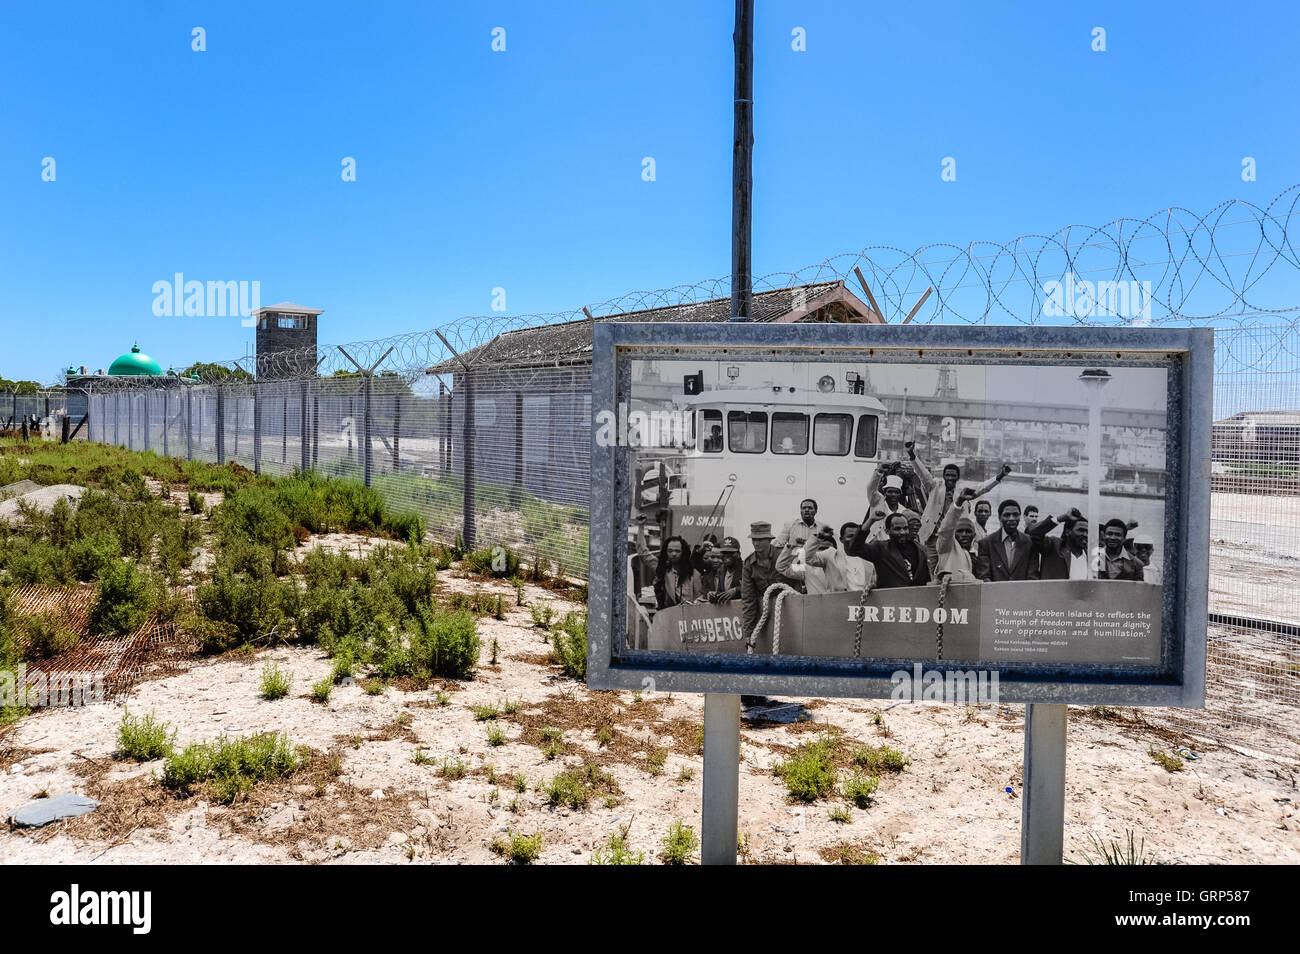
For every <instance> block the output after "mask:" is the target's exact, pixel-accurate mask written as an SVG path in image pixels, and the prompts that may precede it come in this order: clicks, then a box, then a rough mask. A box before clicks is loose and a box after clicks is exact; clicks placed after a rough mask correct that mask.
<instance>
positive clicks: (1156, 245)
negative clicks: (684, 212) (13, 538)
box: [83, 183, 1300, 390]
mask: <svg viewBox="0 0 1300 954" xmlns="http://www.w3.org/2000/svg"><path fill="white" fill-rule="evenodd" d="M1298 204H1300V183H1298V184H1296V185H1293V186H1291V187H1290V188H1288V189H1285V190H1283V191H1282V192H1280V193H1279V194H1278V195H1277V196H1275V197H1274V198H1273V200H1272V201H1271V202H1269V203H1268V205H1266V206H1263V207H1260V206H1257V205H1255V204H1253V203H1251V202H1247V201H1245V200H1242V199H1231V200H1228V201H1226V202H1222V203H1220V204H1219V205H1217V206H1215V207H1214V208H1213V209H1211V210H1210V211H1209V212H1207V213H1205V214H1200V215H1198V214H1196V213H1194V212H1192V211H1190V210H1188V209H1185V208H1182V207H1179V206H1173V207H1170V208H1167V209H1162V210H1160V211H1159V212H1155V213H1153V214H1151V215H1149V216H1147V217H1146V218H1141V219H1135V218H1126V217H1125V218H1117V219H1114V220H1112V221H1111V222H1108V223H1106V224H1105V225H1100V226H1089V225H1077V224H1076V225H1067V226H1065V227H1063V228H1061V229H1058V230H1057V231H1056V232H1054V233H1052V234H1050V235H1040V234H1026V235H1021V236H1018V237H1017V238H1015V239H1013V240H1011V241H1009V242H1001V243H999V242H992V241H976V242H971V243H970V244H968V245H965V246H961V245H955V244H951V243H943V242H938V243H933V244H930V245H924V246H921V247H920V248H917V249H915V250H913V251H911V252H908V251H906V250H904V249H901V248H896V247H893V246H884V245H877V246H869V247H866V248H863V249H861V250H860V251H857V252H845V253H841V254H838V255H834V256H831V257H830V258H827V259H824V260H823V261H821V262H817V263H815V264H812V265H806V266H804V267H802V268H798V269H794V270H792V271H777V272H771V273H769V274H766V275H763V276H760V277H758V278H756V279H755V280H754V282H753V287H754V293H755V295H759V294H762V293H764V292H771V291H778V290H783V289H794V288H796V287H798V286H807V285H815V284H820V283H827V282H844V283H845V285H846V287H847V288H848V289H849V290H850V291H851V292H853V293H854V294H855V295H859V294H862V295H865V294H866V293H865V292H864V290H863V289H862V287H861V284H860V282H859V281H858V279H857V276H858V274H859V273H861V275H862V277H863V278H864V279H865V280H866V283H867V284H868V285H869V286H870V288H871V293H872V294H871V295H869V296H867V297H874V299H875V302H876V304H878V305H879V307H880V310H881V313H882V316H883V317H884V319H885V320H886V321H887V322H890V323H898V322H902V321H903V320H905V319H906V318H907V317H908V315H909V313H910V312H911V311H912V310H913V308H914V307H915V306H916V305H917V303H918V302H920V301H921V299H922V298H923V296H925V293H926V290H927V289H929V290H930V294H929V296H928V297H926V298H925V300H924V303H923V304H921V307H920V308H918V309H916V314H915V315H914V316H913V317H912V320H913V321H914V322H916V323H918V324H927V323H928V324H941V323H957V324H1007V323H1009V324H1026V325H1034V324H1068V323H1076V324H1081V325H1179V324H1187V325H1191V324H1195V325H1213V326H1216V327H1221V328H1240V329H1245V328H1251V327H1260V326H1264V325H1265V324H1267V325H1268V327H1269V328H1270V330H1269V331H1268V332H1266V333H1265V337H1266V339H1267V347H1265V346H1264V343H1263V341H1262V340H1260V341H1256V340H1255V339H1249V338H1243V339H1240V340H1242V341H1246V340H1250V341H1251V342H1252V344H1251V346H1250V349H1249V351H1248V352H1247V351H1243V353H1242V355H1241V360H1242V361H1243V362H1245V363H1244V364H1243V365H1242V367H1247V366H1248V367H1251V368H1255V369H1258V368H1262V367H1264V366H1266V365H1268V364H1269V363H1270V362H1276V361H1277V359H1278V358H1279V357H1282V358H1287V359H1294V358H1296V357H1297V354H1298V353H1300V346H1298V345H1297V340H1296V339H1297V336H1296V333H1295V332H1296V324H1297V322H1298V321H1300V254H1297V249H1296V248H1295V246H1294V244H1293V242H1292V238H1291V232H1290V225H1291V222H1292V220H1293V219H1294V218H1295V217H1296V216H1297V205H1298ZM1297 224H1298V225H1300V220H1298V221H1297ZM1121 286H1122V287H1121ZM730 294H731V279H730V276H721V277H718V278H712V279H706V280H704V281H700V282H696V283H693V284H682V285H675V286H672V287H670V288H661V289H654V290H641V291H631V292H627V293H625V294H622V295H618V296H615V297H613V298H610V299H608V300H606V301H603V302H597V303H589V304H587V305H585V306H579V307H577V308H574V309H573V310H571V311H560V312H550V313H537V314H527V315H507V314H501V313H493V314H489V315H468V316H464V317H461V318H457V319H455V320H453V321H449V322H446V323H444V324H442V325H440V326H439V327H438V328H437V329H428V330H423V331H413V332H409V333H406V334H400V335H394V336H390V337H385V338H377V339H372V340H368V341H352V342H346V343H344V344H342V345H329V344H319V345H317V346H315V347H312V348H306V349H298V350H289V351H280V352H275V353H270V354H266V353H264V354H260V355H256V356H244V357H242V358H239V359H233V360H228V361H218V362H212V363H210V364H209V365H207V367H206V369H205V370H203V371H202V372H201V373H200V375H199V378H200V380H201V382H202V383H219V382H222V381H227V380H229V379H230V376H231V375H232V374H234V375H239V376H244V375H250V374H256V376H257V377H259V378H270V379H284V378H302V377H318V376H335V375H341V374H354V373H356V372H357V365H360V366H361V367H362V368H366V369H370V368H374V369H375V371H376V372H383V373H387V374H397V375H400V376H402V377H404V378H406V379H408V380H411V379H414V378H416V377H420V376H423V375H425V374H427V373H428V372H429V369H431V368H434V367H436V366H439V365H442V364H444V363H445V362H447V361H449V360H451V359H453V358H454V356H455V355H457V354H465V353H466V352H469V351H472V350H473V349H474V348H477V347H479V346H481V345H483V344H485V343H487V342H489V341H491V340H493V339H494V338H496V337H498V336H500V335H502V334H506V333H509V332H513V331H520V330H523V329H527V328H536V327H541V326H545V325H555V324H559V323H563V322H577V321H589V320H592V319H596V320H599V319H604V318H610V317H613V316H618V315H626V314H629V313H634V312H652V313H653V312H654V311H655V310H656V309H665V308H680V307H682V306H688V305H701V304H703V303H705V302H711V301H717V300H719V299H728V298H729V297H730ZM1078 296H1082V298H1079V297H1078ZM1080 300H1082V302H1083V305H1084V307H1083V308H1080V307H1079V306H1078V302H1079V301H1080ZM1123 302H1127V305H1128V307H1127V310H1126V313H1122V314H1120V313H1115V311H1114V309H1113V306H1114V305H1115V304H1117V303H1123ZM1098 305H1100V306H1101V308H1102V310H1101V312H1100V313H1098V311H1097V306H1098ZM1062 306H1064V307H1062ZM1081 312H1082V313H1081ZM646 317H647V319H648V320H653V319H654V315H653V314H650V315H647V316H646ZM1261 319H1262V320H1261ZM1234 340H1237V339H1234ZM1270 352H1271V354H1270ZM354 362H355V363H354ZM83 380H84V379H83ZM139 386H140V383H139V381H138V380H132V379H131V378H129V377H122V378H119V377H113V376H95V377H94V378H93V380H92V381H91V383H90V385H89V387H90V388H91V389H92V390H103V389H106V388H113V387H139Z"/></svg>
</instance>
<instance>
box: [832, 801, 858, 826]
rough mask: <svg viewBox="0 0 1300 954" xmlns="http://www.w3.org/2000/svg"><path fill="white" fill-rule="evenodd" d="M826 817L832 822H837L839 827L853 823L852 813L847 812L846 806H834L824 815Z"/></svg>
mask: <svg viewBox="0 0 1300 954" xmlns="http://www.w3.org/2000/svg"><path fill="white" fill-rule="evenodd" d="M826 817H827V818H829V819H830V820H831V821H833V822H839V823H840V824H841V825H845V824H848V823H849V822H851V821H853V812H851V811H849V807H848V806H847V805H836V806H835V807H834V808H832V809H831V810H830V811H829V812H827V813H826Z"/></svg>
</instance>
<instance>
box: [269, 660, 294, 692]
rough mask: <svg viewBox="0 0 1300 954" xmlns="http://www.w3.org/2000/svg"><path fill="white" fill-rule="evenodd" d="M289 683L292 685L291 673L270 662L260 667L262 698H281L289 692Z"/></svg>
mask: <svg viewBox="0 0 1300 954" xmlns="http://www.w3.org/2000/svg"><path fill="white" fill-rule="evenodd" d="M291 685H293V673H290V672H286V671H284V670H283V669H281V668H280V667H279V666H278V665H277V664H275V663H272V662H268V663H267V664H266V665H265V666H263V667H262V698H263V699H282V698H284V697H285V696H287V695H288V694H289V687H290V686H291Z"/></svg>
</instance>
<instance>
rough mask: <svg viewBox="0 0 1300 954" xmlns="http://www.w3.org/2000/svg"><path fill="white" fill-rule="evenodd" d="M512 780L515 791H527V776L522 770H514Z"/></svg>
mask: <svg viewBox="0 0 1300 954" xmlns="http://www.w3.org/2000/svg"><path fill="white" fill-rule="evenodd" d="M512 781H513V782H514V786H515V791H516V792H519V793H521V794H522V793H523V792H526V791H528V778H527V777H526V776H525V775H524V774H523V773H522V772H516V773H515V774H514V777H513V779H512Z"/></svg>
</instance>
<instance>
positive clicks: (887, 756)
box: [853, 745, 912, 775]
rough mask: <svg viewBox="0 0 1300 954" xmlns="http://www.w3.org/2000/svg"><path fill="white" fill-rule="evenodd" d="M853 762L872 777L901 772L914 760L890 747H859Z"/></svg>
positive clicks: (854, 753)
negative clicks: (882, 773)
mask: <svg viewBox="0 0 1300 954" xmlns="http://www.w3.org/2000/svg"><path fill="white" fill-rule="evenodd" d="M853 762H854V764H855V765H860V766H862V767H863V768H865V769H866V770H867V772H868V773H869V774H871V775H879V774H880V773H881V772H901V771H903V769H904V767H906V766H908V765H911V764H912V760H911V759H909V758H908V757H907V756H906V755H904V754H903V753H902V752H901V751H900V750H898V749H895V748H893V747H891V746H888V745H881V746H872V745H864V746H859V747H858V748H856V749H854V750H853Z"/></svg>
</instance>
